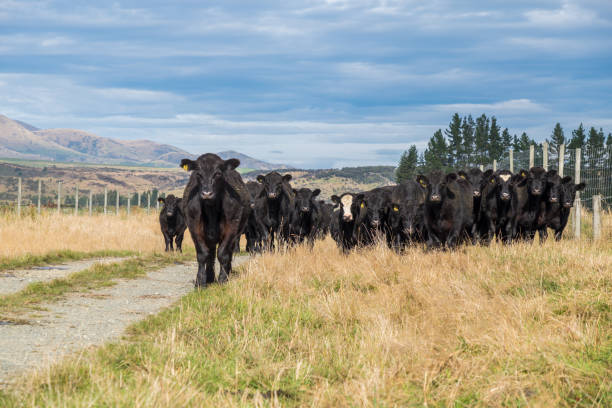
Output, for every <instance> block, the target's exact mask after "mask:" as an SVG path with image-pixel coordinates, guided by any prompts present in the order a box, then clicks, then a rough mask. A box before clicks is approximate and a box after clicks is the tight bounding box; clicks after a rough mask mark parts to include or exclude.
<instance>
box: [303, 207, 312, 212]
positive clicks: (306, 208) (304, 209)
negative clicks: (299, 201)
mask: <svg viewBox="0 0 612 408" xmlns="http://www.w3.org/2000/svg"><path fill="white" fill-rule="evenodd" d="M308 211H310V208H308V207H302V212H308Z"/></svg>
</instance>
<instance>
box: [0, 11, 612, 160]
mask: <svg viewBox="0 0 612 408" xmlns="http://www.w3.org/2000/svg"><path fill="white" fill-rule="evenodd" d="M611 74H612V1H610V0H581V1H576V0H550V1H548V0H545V1H537V0H530V1H522V0H515V1H511V2H508V1H505V0H504V1H501V0H489V1H486V2H483V1H458V0H455V1H452V0H429V1H402V0H397V1H393V0H389V1H384V0H351V1H348V0H303V1H290V0H285V1H278V2H276V1H267V0H258V1H256V2H255V1H233V0H224V1H206V2H204V1H196V0H184V1H181V0H177V1H171V2H169V1H166V0H164V1H158V0H146V1H116V2H111V1H87V2H75V1H72V0H70V1H53V0H49V1H46V0H42V1H28V0H0V114H4V115H6V116H9V117H10V118H13V119H18V120H22V121H25V122H28V123H31V124H32V125H35V126H37V127H40V128H77V129H82V130H86V131H89V132H93V133H95V134H98V135H100V136H106V137H112V138H117V139H149V140H153V141H156V142H161V143H168V144H172V145H174V146H177V147H180V148H183V149H185V150H187V151H189V152H191V153H194V154H199V153H205V152H218V151H223V150H229V149H232V150H237V151H239V152H241V153H244V154H248V155H250V156H253V157H256V158H258V159H262V160H266V161H270V162H274V163H286V164H290V165H293V166H296V167H300V168H328V167H342V166H359V165H370V164H372V165H374V164H392V165H394V164H396V163H397V161H398V159H399V155H400V154H401V152H402V151H404V150H405V149H407V148H408V147H409V145H411V144H415V145H416V146H417V148H419V149H420V150H422V149H424V148H425V147H426V145H427V140H428V139H429V137H431V135H432V134H433V132H434V131H435V130H436V129H438V128H442V129H444V128H445V127H447V126H448V123H449V121H450V117H451V115H452V114H453V113H455V112H458V113H460V114H461V115H466V114H472V115H473V116H478V115H480V114H482V113H485V114H487V115H488V116H490V115H495V116H496V117H497V118H498V122H499V123H500V124H501V125H502V126H503V127H508V128H509V129H510V131H511V132H512V133H520V132H522V131H527V133H528V134H529V135H530V136H531V137H533V138H535V139H536V140H543V139H544V138H546V137H549V135H550V133H551V131H552V128H553V126H554V124H555V123H556V122H560V123H561V125H562V126H563V127H564V129H565V132H566V135H567V134H569V133H571V130H572V129H574V128H576V127H577V126H578V124H579V123H580V122H583V123H584V124H585V125H586V126H596V127H597V128H599V127H602V128H604V131H606V133H607V131H612V97H611V95H612V75H611Z"/></svg>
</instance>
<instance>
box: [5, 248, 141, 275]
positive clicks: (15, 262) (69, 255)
mask: <svg viewBox="0 0 612 408" xmlns="http://www.w3.org/2000/svg"><path fill="white" fill-rule="evenodd" d="M137 254H138V253H137V252H136V251H124V250H121V251H117V250H103V251H93V252H79V251H71V250H61V251H53V252H48V253H46V254H43V255H29V254H28V255H24V256H18V257H7V258H0V271H5V270H10V269H20V268H29V267H33V266H43V265H49V264H57V263H62V262H68V261H80V260H83V259H92V258H108V257H125V256H133V255H137Z"/></svg>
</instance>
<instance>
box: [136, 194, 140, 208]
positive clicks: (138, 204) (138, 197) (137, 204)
mask: <svg viewBox="0 0 612 408" xmlns="http://www.w3.org/2000/svg"><path fill="white" fill-rule="evenodd" d="M136 196H137V199H138V202H137V203H136V207H139V208H140V193H139V192H136Z"/></svg>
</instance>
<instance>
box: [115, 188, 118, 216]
mask: <svg viewBox="0 0 612 408" xmlns="http://www.w3.org/2000/svg"><path fill="white" fill-rule="evenodd" d="M116 193H117V199H116V200H115V215H119V190H116Z"/></svg>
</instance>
